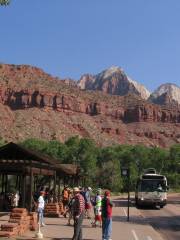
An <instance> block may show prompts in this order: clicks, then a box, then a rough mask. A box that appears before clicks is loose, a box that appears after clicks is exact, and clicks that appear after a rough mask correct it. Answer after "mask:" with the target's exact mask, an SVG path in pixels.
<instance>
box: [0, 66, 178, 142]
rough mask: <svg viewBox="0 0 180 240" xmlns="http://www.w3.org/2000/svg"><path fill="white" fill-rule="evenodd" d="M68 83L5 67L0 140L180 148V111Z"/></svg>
mask: <svg viewBox="0 0 180 240" xmlns="http://www.w3.org/2000/svg"><path fill="white" fill-rule="evenodd" d="M104 74H105V73H104ZM106 74H109V73H106ZM111 74H112V72H111ZM106 76H107V75H106ZM90 78H91V76H90ZM67 82H68V84H67ZM67 82H65V81H64V80H63V81H61V80H60V79H58V78H54V77H52V76H50V75H49V74H46V73H44V72H43V71H42V70H40V69H38V68H35V67H31V66H24V65H23V66H16V65H2V64H1V65H0V124H1V126H2V127H1V128H0V137H1V138H4V139H5V140H7V141H15V142H16V141H20V140H23V139H26V138H32V137H35V138H42V139H47V140H52V139H54V140H55V139H56V140H60V141H65V140H67V139H68V138H69V137H71V136H74V135H79V136H81V137H88V138H92V139H94V141H95V142H96V143H97V144H98V145H100V146H107V145H112V144H144V145H147V146H162V147H168V146H170V145H172V144H174V143H180V109H179V108H178V107H175V108H173V107H171V108H170V107H166V106H163V107H162V106H160V105H156V104H153V103H149V102H147V101H146V100H142V98H141V97H140V96H139V95H137V94H132V93H130V94H128V95H125V96H116V95H109V94H106V93H103V92H100V91H86V90H81V89H79V88H77V87H76V86H73V84H71V83H70V84H69V80H68V81H67ZM90 82H91V81H90Z"/></svg>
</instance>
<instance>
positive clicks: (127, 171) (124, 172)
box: [121, 168, 130, 222]
mask: <svg viewBox="0 0 180 240" xmlns="http://www.w3.org/2000/svg"><path fill="white" fill-rule="evenodd" d="M121 176H122V177H127V185H128V186H127V187H128V189H127V191H128V208H127V221H128V222H129V206H130V188H129V187H130V169H129V168H121Z"/></svg>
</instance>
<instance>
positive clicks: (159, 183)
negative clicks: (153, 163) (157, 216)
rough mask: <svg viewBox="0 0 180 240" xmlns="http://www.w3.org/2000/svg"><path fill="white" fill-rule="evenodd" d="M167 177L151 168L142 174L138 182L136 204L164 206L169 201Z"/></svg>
mask: <svg viewBox="0 0 180 240" xmlns="http://www.w3.org/2000/svg"><path fill="white" fill-rule="evenodd" d="M167 189H168V186H167V179H166V177H165V176H164V175H160V174H157V173H156V170H155V169H154V168H149V169H147V170H146V171H145V173H144V174H142V175H141V176H140V177H139V178H138V180H137V184H136V191H135V202H136V206H139V207H140V206H148V205H149V206H159V207H160V208H163V207H164V206H165V205H166V203H167Z"/></svg>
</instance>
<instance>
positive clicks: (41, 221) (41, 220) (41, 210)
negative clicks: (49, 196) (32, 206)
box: [37, 191, 45, 227]
mask: <svg viewBox="0 0 180 240" xmlns="http://www.w3.org/2000/svg"><path fill="white" fill-rule="evenodd" d="M44 194H45V192H44V191H41V192H40V196H39V198H38V210H37V211H38V216H39V224H40V225H41V227H44V226H45V224H44V205H45V201H44Z"/></svg>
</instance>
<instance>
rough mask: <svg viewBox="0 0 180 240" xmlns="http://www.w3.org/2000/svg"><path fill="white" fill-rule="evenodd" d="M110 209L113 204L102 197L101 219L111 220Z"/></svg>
mask: <svg viewBox="0 0 180 240" xmlns="http://www.w3.org/2000/svg"><path fill="white" fill-rule="evenodd" d="M112 207H113V203H112V201H111V200H110V199H109V198H106V197H104V198H103V199H102V217H103V218H111V217H112Z"/></svg>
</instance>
